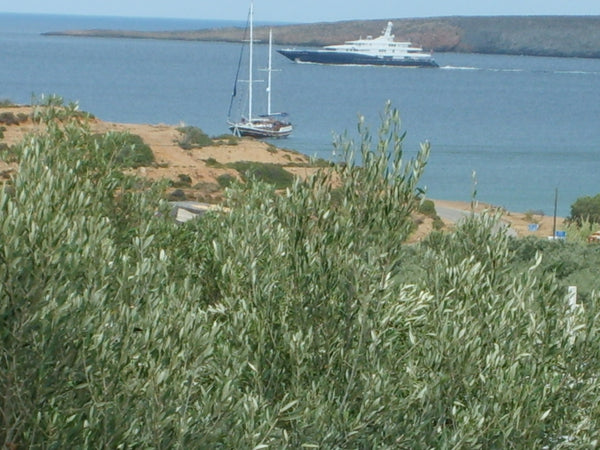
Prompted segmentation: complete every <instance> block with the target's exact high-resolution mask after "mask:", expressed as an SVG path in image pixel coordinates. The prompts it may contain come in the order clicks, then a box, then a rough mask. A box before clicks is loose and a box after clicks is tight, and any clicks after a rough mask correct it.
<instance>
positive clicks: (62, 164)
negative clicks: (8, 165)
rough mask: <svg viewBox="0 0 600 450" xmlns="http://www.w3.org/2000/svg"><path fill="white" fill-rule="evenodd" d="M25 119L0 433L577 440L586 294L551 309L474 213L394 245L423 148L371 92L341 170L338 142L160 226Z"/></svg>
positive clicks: (2, 210) (157, 441) (4, 271)
mask: <svg viewBox="0 0 600 450" xmlns="http://www.w3.org/2000/svg"><path fill="white" fill-rule="evenodd" d="M49 125H50V128H49V130H48V132H47V133H45V134H42V135H39V136H35V137H31V138H30V139H29V140H28V141H27V142H26V143H24V146H23V153H22V158H21V161H20V170H19V173H18V174H17V175H16V177H15V179H14V180H13V183H12V184H13V185H12V187H11V189H4V190H2V191H1V193H0V233H1V236H0V238H1V239H0V280H1V285H0V439H1V440H2V441H3V443H5V444H15V445H18V446H23V447H34V448H35V447H38V448H45V447H66V446H68V447H94V448H99V447H108V448H126V447H142V448H147V447H155V448H267V447H268V448H303V447H304V448H505V447H509V448H510V447H522V448H542V447H544V446H548V447H552V448H556V447H579V448H586V447H592V446H593V445H595V443H596V442H597V439H598V431H597V430H599V429H600V427H599V425H600V424H598V417H600V414H599V413H600V411H598V406H597V405H598V404H599V402H598V400H599V392H598V388H599V385H598V381H597V373H598V370H599V369H600V367H598V361H599V358H598V357H599V356H600V355H599V348H598V346H599V342H600V340H599V339H598V337H599V336H598V310H597V307H596V300H597V299H592V300H591V301H589V302H588V303H586V304H585V305H584V306H580V307H578V308H569V307H568V306H567V304H566V302H565V300H564V292H562V290H561V289H560V288H559V285H558V284H557V283H556V282H555V280H554V279H553V277H552V275H551V274H547V273H543V272H540V270H539V268H538V262H536V263H535V264H533V265H532V267H530V268H528V270H525V271H522V272H519V273H515V272H511V270H510V268H509V264H508V261H509V259H510V257H511V254H510V251H509V249H508V238H507V236H506V235H505V234H504V233H503V232H502V231H501V230H500V231H498V227H497V226H496V223H495V220H494V219H493V218H490V217H475V216H474V217H472V218H471V219H470V220H468V221H466V222H465V223H464V224H462V225H460V226H459V227H458V229H457V230H456V231H455V232H454V233H451V234H446V235H444V234H437V233H436V234H434V235H432V236H431V237H430V238H429V239H427V240H426V241H425V242H424V243H423V244H422V245H420V246H416V247H415V246H411V247H407V246H406V245H404V241H405V239H406V237H407V235H408V233H409V231H410V228H411V226H410V215H411V212H412V211H413V210H414V209H415V208H416V207H417V206H418V203H419V197H420V196H421V192H420V190H419V189H418V182H419V177H420V175H421V173H422V171H423V168H424V167H425V163H426V160H427V155H428V145H423V146H422V148H421V151H420V152H419V153H418V154H417V156H416V157H415V159H413V160H408V161H405V160H403V151H402V139H403V134H402V133H401V132H400V129H399V119H398V116H397V112H396V111H394V110H392V109H391V108H389V107H388V108H386V110H385V111H384V114H383V115H382V125H381V127H380V129H379V132H378V134H377V137H376V139H375V143H374V144H373V142H372V138H371V135H370V133H369V131H368V129H367V127H366V126H365V125H364V123H361V124H360V132H361V142H360V144H359V148H358V151H359V152H360V153H359V155H360V159H361V164H360V165H357V164H355V163H354V161H355V156H356V155H354V154H353V152H354V151H355V150H356V149H355V148H354V147H353V145H352V144H350V143H347V142H344V141H343V140H340V141H338V142H337V143H336V145H337V146H338V148H340V149H342V150H343V153H344V155H345V156H346V164H339V165H336V167H335V168H334V169H333V170H323V171H321V172H319V173H317V174H316V175H314V176H313V177H312V178H311V179H309V180H307V181H305V182H302V181H299V180H298V181H296V182H295V183H294V184H293V186H292V187H290V188H288V189H287V190H286V192H285V193H283V194H281V193H277V194H276V193H275V188H274V187H273V186H269V185H266V184H264V183H261V182H253V183H249V184H246V185H237V186H236V187H234V188H232V189H231V190H230V191H229V198H228V206H229V208H230V209H229V211H230V212H228V213H226V214H225V213H223V214H219V213H215V214H209V215H206V216H204V217H203V218H202V219H201V220H198V221H195V222H189V223H187V224H185V225H182V226H177V225H175V224H174V223H172V221H171V219H170V218H169V217H168V214H166V211H165V210H164V209H162V208H161V207H160V204H161V201H160V198H161V191H160V189H159V188H152V189H148V190H143V191H139V190H136V189H134V188H138V187H139V180H134V179H130V178H127V177H123V176H122V175H121V174H120V173H119V171H116V170H114V168H113V167H112V166H111V164H112V163H111V162H110V158H109V159H108V160H107V159H102V158H98V159H94V155H96V153H97V148H96V145H97V143H96V144H94V141H93V140H92V141H91V142H92V143H91V144H90V141H89V140H88V139H87V135H88V134H89V132H88V131H87V129H86V126H85V124H79V123H78V122H77V123H76V122H69V121H67V122H64V121H63V122H61V123H60V124H56V123H54V121H52V120H51V121H50V124H49ZM82 143H86V144H85V145H84V144H82ZM100 153H102V152H100ZM332 185H336V186H340V188H339V189H336V190H335V192H334V191H333V190H332ZM409 255H410V257H409ZM415 265H418V266H419V267H417V268H416V269H415V267H413V266H415ZM407 274H413V275H412V276H411V277H409V276H407Z"/></svg>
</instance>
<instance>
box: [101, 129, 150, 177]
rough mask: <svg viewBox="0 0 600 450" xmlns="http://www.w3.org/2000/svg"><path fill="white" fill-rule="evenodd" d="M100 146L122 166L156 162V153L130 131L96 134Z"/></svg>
mask: <svg viewBox="0 0 600 450" xmlns="http://www.w3.org/2000/svg"><path fill="white" fill-rule="evenodd" d="M96 138H97V140H98V145H99V147H100V148H101V149H102V150H103V151H104V152H105V153H106V154H107V155H110V157H111V158H113V159H114V161H115V162H116V163H117V165H118V166H119V167H122V168H137V167H141V166H148V165H151V164H152V163H153V162H154V154H153V153H152V149H151V148H150V146H148V144H146V143H145V142H144V141H143V139H142V138H141V137H140V136H138V135H136V134H131V133H129V132H114V131H110V132H108V133H105V134H103V135H97V136H96Z"/></svg>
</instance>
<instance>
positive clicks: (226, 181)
mask: <svg viewBox="0 0 600 450" xmlns="http://www.w3.org/2000/svg"><path fill="white" fill-rule="evenodd" d="M236 181H237V179H236V178H235V177H234V176H233V175H231V174H228V173H224V174H223V175H219V176H218V177H217V183H219V186H221V188H223V189H225V188H228V187H230V186H231V185H232V184H233V183H234V182H236Z"/></svg>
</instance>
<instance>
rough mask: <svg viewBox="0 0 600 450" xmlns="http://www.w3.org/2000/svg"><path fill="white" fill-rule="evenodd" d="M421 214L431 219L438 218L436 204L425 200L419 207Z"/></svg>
mask: <svg viewBox="0 0 600 450" xmlns="http://www.w3.org/2000/svg"><path fill="white" fill-rule="evenodd" d="M419 212H420V213H421V214H425V215H426V216H428V217H431V218H434V217H437V212H436V210H435V204H434V203H433V201H432V200H423V202H422V203H421V204H420V205H419Z"/></svg>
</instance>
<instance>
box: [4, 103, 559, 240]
mask: <svg viewBox="0 0 600 450" xmlns="http://www.w3.org/2000/svg"><path fill="white" fill-rule="evenodd" d="M5 112H12V113H13V114H14V115H19V114H21V115H29V114H30V113H31V108H30V107H25V106H19V107H12V106H11V107H0V114H2V113H5ZM0 126H4V128H5V131H4V139H0V143H5V144H6V145H13V144H15V143H17V142H20V141H21V140H22V139H23V138H24V137H25V136H26V135H27V134H29V133H35V132H38V131H40V126H39V125H38V124H34V123H33V122H32V121H31V120H26V121H23V122H22V123H19V124H18V125H6V124H0ZM181 126H185V124H179V125H166V124H155V125H153V124H123V123H112V122H105V121H102V120H98V119H92V120H91V121H90V127H91V130H92V131H93V132H95V133H104V132H107V131H118V132H129V133H131V134H136V135H139V136H140V137H141V138H142V139H143V140H144V142H145V143H146V144H148V145H149V146H150V147H151V148H152V151H153V153H154V157H155V164H153V165H152V166H150V167H141V168H138V169H136V172H137V174H138V175H141V176H144V177H147V178H150V179H153V180H159V179H169V180H173V181H174V182H176V181H177V180H179V179H180V176H181V175H185V176H186V177H189V179H191V183H190V186H191V187H193V188H190V189H189V190H188V191H187V192H186V195H187V196H188V198H190V199H192V198H193V199H194V200H197V201H203V202H208V203H218V202H219V201H220V199H221V195H222V189H221V187H220V186H219V184H218V182H217V178H218V177H219V176H221V175H223V174H225V173H227V174H229V175H231V176H238V174H237V172H236V171H235V170H234V169H231V168H227V167H224V166H222V164H227V163H230V162H236V161H256V162H262V163H272V164H277V165H280V166H282V167H283V168H284V169H285V170H287V171H289V172H291V173H293V174H294V175H296V176H300V177H303V178H304V177H307V176H308V175H310V174H311V173H312V172H313V171H314V170H317V169H316V168H314V167H310V166H309V165H308V164H309V158H308V157H307V156H305V155H303V154H300V153H297V152H294V151H291V150H286V149H281V148H276V147H274V146H272V145H270V144H267V143H265V142H262V141H257V140H254V139H241V140H240V141H239V142H238V143H237V144H236V145H228V144H226V143H221V144H219V145H216V146H209V147H203V148H194V149H192V150H184V149H182V148H181V147H180V146H179V145H178V143H177V141H178V139H179V137H180V132H179V131H178V130H177V129H178V128H179V127H181ZM215 162H216V163H217V164H215ZM300 164H303V166H301V167H299V165H300ZM15 170H17V167H16V165H15V164H7V163H5V162H3V161H0V179H1V177H4V178H7V177H9V176H10V175H11V173H13V172H14V171H15ZM190 196H191V197H190ZM433 201H434V204H435V206H436V210H437V212H438V215H439V216H440V217H441V218H442V220H443V221H444V223H445V224H446V227H447V228H451V227H452V226H453V224H454V223H455V222H456V221H457V220H460V218H461V217H462V216H464V214H465V213H469V212H470V211H471V208H472V205H471V204H470V203H469V202H457V201H447V200H435V199H434V200H433ZM486 210H487V211H490V212H494V213H495V212H497V213H499V214H501V220H502V221H503V222H505V223H506V224H507V225H508V226H510V228H511V229H512V230H514V233H513V234H515V235H517V236H528V235H535V236H540V237H546V236H551V235H552V232H553V229H554V217H552V216H544V215H539V214H533V213H530V212H529V213H528V212H514V211H497V209H496V208H494V207H493V206H491V205H489V204H486V203H485V202H484V201H477V202H476V203H475V204H474V212H477V213H480V212H483V211H486ZM415 220H416V221H417V223H419V227H418V230H417V231H416V232H415V234H414V235H413V236H412V238H411V240H412V241H418V240H420V239H422V238H423V237H424V236H426V235H427V234H428V233H429V232H430V231H431V230H432V220H431V219H430V218H427V217H424V216H421V217H416V218H415ZM563 221H564V219H563V218H560V217H558V218H556V226H557V227H559V228H560V227H561V226H562V224H563ZM532 224H535V225H536V227H537V228H536V227H533V228H536V229H535V230H533V228H532V227H530V225H532Z"/></svg>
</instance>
